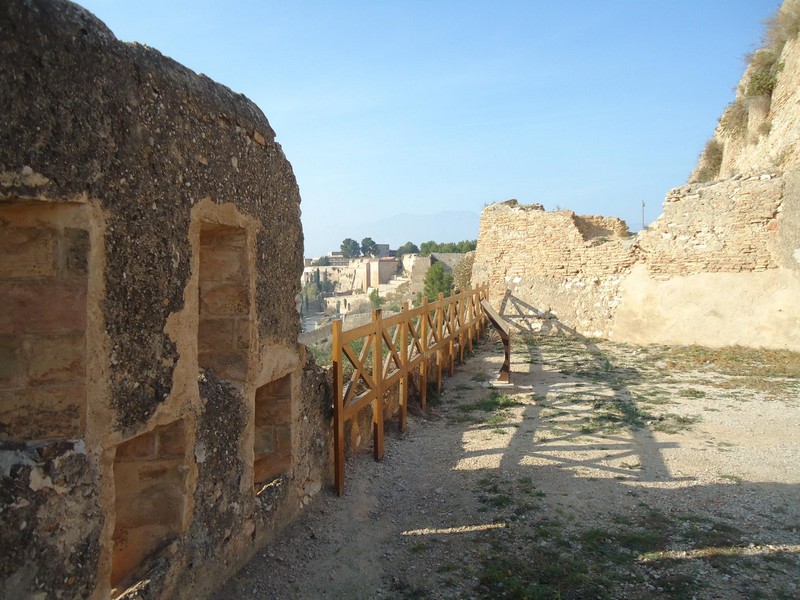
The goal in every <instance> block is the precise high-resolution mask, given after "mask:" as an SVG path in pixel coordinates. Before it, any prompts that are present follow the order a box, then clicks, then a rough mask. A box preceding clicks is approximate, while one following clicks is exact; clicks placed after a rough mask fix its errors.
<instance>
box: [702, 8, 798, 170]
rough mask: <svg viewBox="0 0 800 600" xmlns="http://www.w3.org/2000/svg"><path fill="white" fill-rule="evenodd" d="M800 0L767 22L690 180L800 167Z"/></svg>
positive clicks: (782, 9)
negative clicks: (762, 43)
mask: <svg viewBox="0 0 800 600" xmlns="http://www.w3.org/2000/svg"><path fill="white" fill-rule="evenodd" d="M799 32H800V0H785V1H784V3H783V6H782V7H781V8H780V10H779V11H778V12H777V13H776V14H775V15H774V16H773V17H772V18H771V19H770V20H769V21H768V22H767V26H766V31H765V34H764V45H763V46H762V47H761V48H760V49H759V50H757V51H755V52H754V53H752V54H751V55H749V56H748V57H747V63H748V66H747V69H746V70H745V73H744V75H743V76H742V80H741V81H740V82H739V85H738V86H737V89H736V98H735V99H734V101H733V102H731V103H730V104H729V105H728V106H727V108H726V109H725V111H724V112H723V113H722V116H721V117H720V119H719V124H718V125H717V128H716V131H715V132H714V135H713V137H712V138H711V139H710V140H709V141H708V143H707V144H706V147H705V150H704V151H703V154H702V155H701V157H700V161H699V162H698V165H697V167H696V168H695V170H694V172H693V173H692V175H691V177H690V178H689V183H696V182H705V181H713V180H717V179H727V178H729V177H733V176H735V175H739V174H749V173H756V172H764V171H788V170H791V169H794V168H797V167H800V146H799V145H798V141H800V38H799V37H798V33H799Z"/></svg>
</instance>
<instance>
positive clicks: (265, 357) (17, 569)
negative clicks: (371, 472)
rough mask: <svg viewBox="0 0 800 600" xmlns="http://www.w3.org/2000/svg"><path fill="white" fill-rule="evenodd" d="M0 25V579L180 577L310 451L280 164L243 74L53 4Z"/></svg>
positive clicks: (152, 585)
mask: <svg viewBox="0 0 800 600" xmlns="http://www.w3.org/2000/svg"><path fill="white" fill-rule="evenodd" d="M0 32H1V33H0V82H2V85H0V477H2V482H1V483H0V511H1V512H0V539H2V543H1V544H0V596H2V597H6V598H23V597H39V595H41V597H65V598H90V597H92V598H106V597H108V596H109V594H110V592H111V590H112V588H116V589H117V590H118V591H119V590H124V589H125V587H126V586H127V585H128V584H129V583H130V582H131V581H134V582H135V581H140V580H141V579H142V574H143V573H145V572H147V578H146V579H147V581H148V583H147V585H146V586H145V588H142V589H143V590H144V591H142V590H140V593H142V594H149V595H147V597H196V596H197V595H200V596H203V595H205V594H207V593H208V592H209V591H210V590H211V589H213V586H214V585H215V584H218V583H219V582H220V581H221V580H222V579H223V578H224V576H225V575H227V574H229V573H230V572H232V571H233V570H235V569H236V568H237V567H238V566H239V565H241V564H242V563H243V561H245V560H246V559H247V558H248V557H249V556H250V555H251V554H252V552H254V551H255V549H256V548H257V547H258V546H259V545H260V544H263V542H264V540H265V539H266V538H267V537H268V536H269V535H270V534H271V532H272V531H273V530H274V529H275V527H276V526H277V523H281V522H285V521H286V520H287V519H288V518H290V517H291V516H293V515H294V514H295V513H296V512H297V511H298V510H299V507H301V506H302V502H303V500H305V501H306V502H307V498H308V494H313V493H315V492H316V491H318V490H319V488H320V485H321V478H322V473H323V472H324V469H325V468H326V463H325V460H326V459H325V458H324V457H325V456H326V454H325V452H326V450H327V447H326V444H327V443H328V441H327V440H328V437H326V433H325V432H327V429H326V424H327V421H325V419H326V417H325V415H324V407H322V406H317V405H314V406H310V405H309V406H307V405H305V404H303V403H302V402H301V401H300V400H299V398H300V390H301V387H302V386H303V385H304V384H303V381H304V376H303V371H302V366H303V364H302V363H303V358H302V353H301V351H300V349H299V346H298V345H297V342H296V340H297V335H298V333H299V318H298V314H297V312H296V310H295V302H294V298H295V296H296V294H297V293H298V291H299V281H300V273H301V272H302V268H303V261H302V231H301V225H300V196H299V192H298V187H297V184H296V181H295V178H294V175H293V173H292V169H291V166H290V164H289V162H288V161H287V160H286V158H285V156H284V154H283V152H282V151H281V148H280V146H279V145H278V144H277V143H276V142H275V133H274V132H273V130H272V128H271V127H270V125H269V123H268V121H267V119H266V118H265V117H264V115H263V114H262V113H261V111H260V110H259V109H258V108H257V107H256V106H255V105H254V104H252V103H251V102H250V101H248V100H247V99H246V98H245V97H243V96H242V95H239V94H235V93H234V92H232V91H231V90H229V89H227V88H226V87H224V86H222V85H219V84H216V83H214V82H213V81H211V80H209V79H208V78H207V77H205V76H202V75H201V76H198V75H196V74H195V73H193V72H192V71H190V70H189V69H186V68H184V67H182V66H181V65H179V64H177V63H175V62H174V61H172V60H171V59H169V58H166V57H164V56H162V55H161V54H159V53H158V52H157V51H155V50H153V49H151V48H147V47H144V46H141V45H137V44H123V43H121V42H119V41H118V40H117V39H116V38H115V37H114V35H113V34H112V33H111V32H110V31H109V30H108V29H107V28H106V27H105V26H104V25H103V24H102V23H100V22H99V21H98V20H97V19H96V18H95V17H93V16H92V15H91V14H89V13H88V12H86V11H85V10H83V9H81V8H80V7H78V6H76V5H74V4H71V3H69V2H66V1H64V0H30V1H23V0H6V1H4V2H2V3H0ZM305 380H308V376H307V375H306V376H305ZM298 423H300V425H298ZM311 432H313V433H311ZM320 432H323V433H322V434H320ZM301 449H302V450H301ZM148 590H149V591H148Z"/></svg>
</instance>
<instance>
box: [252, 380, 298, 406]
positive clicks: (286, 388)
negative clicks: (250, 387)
mask: <svg viewBox="0 0 800 600" xmlns="http://www.w3.org/2000/svg"><path fill="white" fill-rule="evenodd" d="M291 396H292V376H291V375H284V376H283V377H280V378H279V379H275V380H273V381H270V382H269V383H265V384H264V385H262V386H261V387H260V388H258V390H256V402H259V401H263V400H265V399H267V398H291Z"/></svg>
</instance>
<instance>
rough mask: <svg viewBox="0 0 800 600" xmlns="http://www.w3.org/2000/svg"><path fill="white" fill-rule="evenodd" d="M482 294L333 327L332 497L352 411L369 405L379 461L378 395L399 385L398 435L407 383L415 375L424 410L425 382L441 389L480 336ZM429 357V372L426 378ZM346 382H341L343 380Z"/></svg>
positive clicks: (340, 480)
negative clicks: (433, 380)
mask: <svg viewBox="0 0 800 600" xmlns="http://www.w3.org/2000/svg"><path fill="white" fill-rule="evenodd" d="M487 295H488V287H487V286H482V287H478V288H474V289H472V290H467V291H465V292H461V293H458V294H453V295H451V296H449V297H447V298H445V296H444V294H439V299H438V300H436V301H435V302H428V300H427V299H424V300H423V303H422V306H418V307H417V308H412V309H409V307H408V303H406V304H404V305H403V308H402V310H401V311H400V312H399V313H398V314H395V315H392V316H389V317H385V318H384V317H383V315H382V313H381V310H380V309H377V310H375V311H374V312H373V314H372V322H370V323H367V324H366V325H362V326H360V327H356V328H354V329H350V330H348V331H342V322H341V321H334V322H333V387H334V392H333V393H334V405H333V421H334V432H333V435H334V454H335V465H336V492H337V494H339V495H340V496H341V495H342V494H343V493H344V463H345V457H344V426H345V423H346V422H347V421H348V420H350V419H352V418H353V417H354V416H356V415H357V414H358V412H359V411H360V410H361V409H362V408H364V407H365V406H367V404H370V403H371V404H372V420H373V446H374V454H375V460H381V459H382V458H383V427H384V415H383V409H384V395H385V393H386V392H387V391H388V390H389V389H390V388H391V387H392V386H394V385H398V386H399V390H398V396H399V405H400V430H401V431H405V429H406V408H407V400H408V378H409V376H410V375H411V374H412V373H414V372H415V370H418V372H419V377H420V395H421V398H420V403H421V405H422V408H423V409H425V407H426V403H427V387H428V381H429V379H431V377H432V375H435V378H436V390H437V392H438V391H440V390H441V385H442V371H443V369H444V368H445V366H446V367H447V370H448V372H449V374H450V375H452V374H453V368H454V365H455V361H456V354H458V361H459V362H463V360H464V351H465V350H466V349H467V348H468V349H469V350H470V351H472V343H473V340H475V339H477V338H478V337H479V336H481V335H482V334H483V332H484V330H485V328H486V324H487V318H486V315H485V313H484V311H483V308H482V306H481V300H483V299H485V298H486V297H487ZM434 357H435V359H436V363H435V364H436V367H435V373H433V374H432V373H429V370H431V363H432V360H431V359H433V358H434ZM345 380H346V381H345Z"/></svg>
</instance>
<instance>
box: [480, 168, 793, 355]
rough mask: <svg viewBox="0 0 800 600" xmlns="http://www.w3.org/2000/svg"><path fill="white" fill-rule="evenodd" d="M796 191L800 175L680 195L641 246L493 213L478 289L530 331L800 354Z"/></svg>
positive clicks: (485, 221) (593, 225)
mask: <svg viewBox="0 0 800 600" xmlns="http://www.w3.org/2000/svg"><path fill="white" fill-rule="evenodd" d="M798 180H800V173H798V172H797V171H792V172H789V173H785V174H775V173H765V174H762V175H755V176H749V177H743V176H736V177H734V178H732V179H729V180H724V181H720V182H717V183H711V184H690V185H687V186H684V187H681V188H676V189H674V190H672V191H670V192H669V194H668V195H667V198H666V201H665V204H664V213H663V214H662V215H661V216H660V217H659V219H658V220H657V221H656V222H655V223H653V225H652V226H651V227H649V228H648V229H647V230H645V231H642V232H640V233H639V234H637V235H636V236H634V237H621V232H622V231H623V230H622V229H621V228H617V226H616V224H615V222H614V221H604V220H603V219H601V218H598V219H589V218H586V217H577V216H575V215H573V214H572V213H570V212H569V211H557V212H552V213H548V212H545V211H543V210H542V209H541V207H540V206H538V205H534V206H530V207H527V206H519V205H518V204H517V203H516V202H507V203H503V204H496V205H492V206H489V207H487V208H486V209H484V212H483V215H482V217H481V229H480V235H479V237H478V248H477V253H476V259H475V265H474V267H473V281H476V282H479V283H480V282H484V281H485V282H488V283H489V285H490V301H491V302H492V303H493V304H494V305H495V306H496V307H497V308H498V309H499V310H500V311H501V313H503V314H505V315H506V316H507V317H508V318H509V320H511V321H512V322H519V323H525V324H526V326H528V325H530V324H535V326H536V327H541V326H546V327H550V328H552V325H553V322H554V321H553V319H557V320H558V323H559V327H561V328H564V327H565V328H567V329H568V330H575V331H577V332H579V333H581V334H583V335H589V336H603V337H610V338H614V339H619V340H623V341H632V342H639V343H651V342H658V343H671V344H689V343H698V344H705V345H711V346H721V345H729V344H743V345H751V346H752V345H755V346H767V347H778V348H791V349H800V339H798V338H797V336H796V331H798V327H800V234H799V233H798V232H799V231H800V227H799V226H798V225H797V214H798V212H800V194H798V189H800V186H799V185H798ZM589 236H595V237H589Z"/></svg>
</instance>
